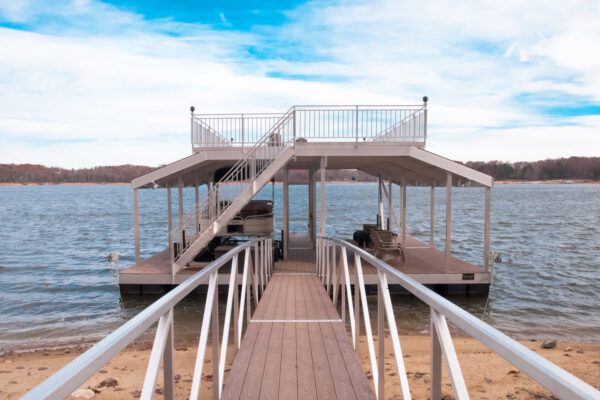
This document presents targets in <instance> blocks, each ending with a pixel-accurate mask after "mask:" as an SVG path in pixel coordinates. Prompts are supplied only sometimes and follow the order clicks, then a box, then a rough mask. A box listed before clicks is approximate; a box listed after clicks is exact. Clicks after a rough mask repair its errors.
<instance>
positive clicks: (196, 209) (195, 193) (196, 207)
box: [194, 178, 200, 235]
mask: <svg viewBox="0 0 600 400" xmlns="http://www.w3.org/2000/svg"><path fill="white" fill-rule="evenodd" d="M198 185H199V184H198V178H196V182H195V183H194V195H195V202H194V215H195V218H194V222H195V223H196V226H195V228H194V233H195V234H196V235H198V234H199V233H200V221H199V215H198V203H200V194H199V193H198Z"/></svg>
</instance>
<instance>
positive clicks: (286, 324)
mask: <svg viewBox="0 0 600 400" xmlns="http://www.w3.org/2000/svg"><path fill="white" fill-rule="evenodd" d="M312 268H313V273H314V268H315V267H314V264H313V266H312ZM223 398H224V399H239V398H243V399H317V398H319V399H322V398H331V399H336V398H337V399H374V398H375V395H374V393H373V391H372V389H371V386H370V384H369V381H368V380H367V378H366V376H365V373H364V371H363V370H362V368H361V366H360V363H359V360H358V357H357V355H356V352H355V351H354V349H353V347H352V344H351V342H350V339H349V336H348V334H347V333H346V329H345V327H344V325H343V323H342V321H341V319H340V317H339V315H338V313H337V311H336V310H335V308H334V307H333V303H332V302H331V300H330V299H329V298H328V297H327V294H326V293H325V290H324V289H323V286H322V285H321V283H320V282H319V280H318V279H317V277H316V276H315V275H312V274H307V273H282V272H280V273H277V274H274V275H273V277H272V278H271V280H270V282H269V284H268V286H267V288H266V290H265V293H264V296H263V298H262V299H261V301H260V302H259V304H258V307H257V308H256V311H255V313H254V315H253V316H252V322H251V323H250V325H249V327H248V329H247V331H246V333H245V335H244V339H243V341H242V344H241V347H240V349H239V351H238V353H237V355H236V357H235V360H234V363H233V366H232V368H231V371H230V373H229V376H228V377H227V380H226V381H225V387H224V391H223Z"/></svg>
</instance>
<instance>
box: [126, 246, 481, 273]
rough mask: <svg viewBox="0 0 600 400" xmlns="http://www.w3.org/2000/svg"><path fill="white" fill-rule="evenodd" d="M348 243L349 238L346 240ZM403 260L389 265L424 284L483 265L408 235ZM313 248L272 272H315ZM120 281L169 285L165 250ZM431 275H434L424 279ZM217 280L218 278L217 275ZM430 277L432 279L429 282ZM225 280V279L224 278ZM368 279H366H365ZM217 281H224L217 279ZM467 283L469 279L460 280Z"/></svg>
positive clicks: (195, 267)
mask: <svg viewBox="0 0 600 400" xmlns="http://www.w3.org/2000/svg"><path fill="white" fill-rule="evenodd" d="M350 242H352V241H350ZM404 250H405V255H406V263H405V264H403V265H393V266H394V268H396V269H397V270H398V271H400V272H403V273H405V274H410V275H411V276H412V277H413V278H415V279H416V280H417V281H420V282H425V281H427V282H428V283H446V279H444V275H448V274H469V273H473V274H485V271H484V270H483V268H481V267H479V266H476V265H473V264H470V263H468V262H466V261H463V260H461V259H459V258H457V257H454V256H450V257H449V259H448V262H447V263H446V255H445V253H444V252H443V251H441V250H438V249H435V248H433V247H431V246H429V245H428V244H426V243H424V242H421V241H419V240H417V239H415V238H413V237H411V236H407V238H406V247H405V249H404ZM251 259H252V260H254V257H253V256H251ZM243 260H244V255H243V253H242V254H240V258H239V262H238V268H239V272H240V273H242V267H243ZM336 260H337V264H338V266H339V265H341V264H340V262H341V257H340V251H339V248H338V251H337V257H336ZM208 264H209V263H208V262H204V263H192V264H191V266H190V267H188V268H184V269H181V270H180V271H179V272H177V276H176V281H177V282H182V281H183V280H185V279H186V278H188V277H189V276H191V275H193V274H194V273H196V272H198V271H200V270H202V268H203V267H204V266H206V265H208ZM348 264H349V265H348V266H349V269H350V271H349V272H350V274H351V275H354V256H353V255H352V253H351V252H350V251H349V252H348ZM230 268H231V267H230V265H224V266H223V267H222V268H221V269H220V271H219V272H220V273H219V275H220V276H225V275H226V274H228V273H229V271H230ZM315 268H316V267H315V250H314V249H290V250H289V253H288V259H286V260H281V261H278V262H276V263H275V270H274V273H275V274H278V273H310V274H312V273H315ZM338 269H339V268H338ZM363 272H364V273H365V275H366V276H367V277H368V276H372V275H375V274H376V269H375V267H373V266H371V265H369V263H367V262H365V261H363ZM119 276H120V279H121V282H122V283H125V284H171V283H172V280H173V278H172V277H171V260H170V257H169V252H168V250H164V251H162V252H159V253H157V254H156V255H154V256H152V257H150V258H148V259H145V260H143V261H141V262H140V263H139V264H136V265H134V266H132V267H130V268H127V269H124V270H121V271H119ZM428 276H430V277H434V278H428ZM220 279H221V278H220ZM431 279H434V281H431ZM225 280H226V279H225ZM367 280H368V278H367ZM220 282H221V284H223V283H224V281H220ZM461 283H467V284H468V283H469V281H465V282H461Z"/></svg>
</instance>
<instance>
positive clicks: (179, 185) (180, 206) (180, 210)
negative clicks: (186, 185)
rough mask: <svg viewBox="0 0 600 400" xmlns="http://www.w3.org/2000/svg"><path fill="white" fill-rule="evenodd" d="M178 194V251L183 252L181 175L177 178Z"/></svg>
mask: <svg viewBox="0 0 600 400" xmlns="http://www.w3.org/2000/svg"><path fill="white" fill-rule="evenodd" d="M178 194H179V229H178V234H179V250H180V251H183V248H184V246H183V178H182V177H181V175H180V176H179V184H178Z"/></svg>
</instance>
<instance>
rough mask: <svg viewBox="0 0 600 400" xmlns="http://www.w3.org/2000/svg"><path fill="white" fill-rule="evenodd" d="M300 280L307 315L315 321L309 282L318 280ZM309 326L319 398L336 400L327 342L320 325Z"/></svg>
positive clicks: (305, 277) (300, 278)
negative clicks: (326, 346) (334, 399)
mask: <svg viewBox="0 0 600 400" xmlns="http://www.w3.org/2000/svg"><path fill="white" fill-rule="evenodd" d="M298 278H299V280H300V281H301V282H302V286H301V287H302V291H303V292H304V293H305V296H304V304H305V306H306V309H307V313H308V315H309V318H310V319H314V317H315V316H316V315H317V311H316V310H315V304H314V302H313V299H312V295H313V293H311V292H312V290H311V289H312V288H311V287H310V282H309V280H310V279H316V277H309V276H299V277H298ZM307 325H308V336H309V338H310V346H311V354H312V360H313V368H314V374H315V385H316V388H317V398H319V399H333V398H336V395H335V387H334V384H333V377H332V376H331V369H330V366H329V360H328V359H327V353H326V349H325V342H324V341H323V335H322V333H321V328H320V327H319V325H318V324H314V323H309V324H307Z"/></svg>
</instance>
